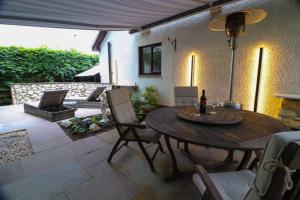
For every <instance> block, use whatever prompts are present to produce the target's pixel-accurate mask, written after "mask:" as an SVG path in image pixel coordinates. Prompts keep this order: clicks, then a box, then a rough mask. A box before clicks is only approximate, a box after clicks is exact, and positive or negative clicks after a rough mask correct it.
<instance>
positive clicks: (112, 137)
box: [97, 129, 120, 144]
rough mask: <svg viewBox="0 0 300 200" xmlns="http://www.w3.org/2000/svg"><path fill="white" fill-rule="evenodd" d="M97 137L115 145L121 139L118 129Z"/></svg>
mask: <svg viewBox="0 0 300 200" xmlns="http://www.w3.org/2000/svg"><path fill="white" fill-rule="evenodd" d="M97 137H99V138H100V139H101V140H103V141H104V142H106V143H109V144H113V143H115V142H116V141H117V140H118V139H119V138H120V136H119V134H118V131H117V129H111V130H109V131H106V132H103V133H101V134H98V135H97Z"/></svg>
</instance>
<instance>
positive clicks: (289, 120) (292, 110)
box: [278, 99, 300, 130]
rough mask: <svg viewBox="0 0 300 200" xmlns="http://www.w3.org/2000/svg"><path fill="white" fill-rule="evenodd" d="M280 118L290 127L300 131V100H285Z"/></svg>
mask: <svg viewBox="0 0 300 200" xmlns="http://www.w3.org/2000/svg"><path fill="white" fill-rule="evenodd" d="M278 118H279V119H280V120H281V121H282V122H283V123H285V124H286V125H288V126H289V127H291V128H294V129H299V130H300V99H299V100H296V99H283V100H282V103H281V108H280V113H279V115H278Z"/></svg>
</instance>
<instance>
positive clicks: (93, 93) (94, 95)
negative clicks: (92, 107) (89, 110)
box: [87, 86, 106, 101]
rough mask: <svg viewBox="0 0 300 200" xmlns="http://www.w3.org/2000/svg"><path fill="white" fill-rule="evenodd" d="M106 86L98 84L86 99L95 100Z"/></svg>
mask: <svg viewBox="0 0 300 200" xmlns="http://www.w3.org/2000/svg"><path fill="white" fill-rule="evenodd" d="M105 88H106V86H99V87H97V88H96V89H95V90H94V91H93V92H92V93H91V94H90V95H89V96H88V98H87V100H88V101H96V100H97V98H98V97H99V96H100V94H102V92H103V91H104V90H105Z"/></svg>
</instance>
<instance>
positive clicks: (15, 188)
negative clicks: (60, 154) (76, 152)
mask: <svg viewBox="0 0 300 200" xmlns="http://www.w3.org/2000/svg"><path fill="white" fill-rule="evenodd" d="M89 179H90V177H89V175H88V174H87V173H86V172H85V171H84V170H83V169H82V168H81V166H80V165H79V164H78V163H77V162H76V161H70V162H67V163H64V164H63V165H60V166H57V167H54V168H50V169H48V170H46V171H44V172H41V173H37V174H35V175H33V176H31V177H28V178H26V179H23V180H20V181H17V182H14V183H12V184H8V185H5V186H3V187H2V188H1V190H2V192H3V193H4V194H5V195H7V196H8V197H9V198H10V199H17V200H19V199H20V200H21V199H24V200H28V199H30V200H35V199H36V200H43V199H45V200H47V199H51V198H52V197H55V196H57V195H59V194H61V193H63V192H64V191H67V190H70V189H71V188H73V187H75V186H78V185H79V184H81V183H83V182H86V181H87V180H89Z"/></svg>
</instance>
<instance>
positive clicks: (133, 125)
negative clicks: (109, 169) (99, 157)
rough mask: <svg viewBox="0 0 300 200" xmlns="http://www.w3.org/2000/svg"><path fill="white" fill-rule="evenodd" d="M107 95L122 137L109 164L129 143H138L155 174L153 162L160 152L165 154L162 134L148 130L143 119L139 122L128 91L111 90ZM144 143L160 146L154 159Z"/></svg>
mask: <svg viewBox="0 0 300 200" xmlns="http://www.w3.org/2000/svg"><path fill="white" fill-rule="evenodd" d="M106 95H107V100H108V104H109V107H110V110H111V113H112V116H113V118H114V121H115V125H116V128H117V130H118V133H119V135H120V138H119V139H118V141H117V142H116V144H115V145H114V147H113V149H112V151H111V153H110V155H109V158H108V162H109V163H110V162H111V159H112V157H113V155H114V154H115V153H116V152H118V151H119V150H120V149H121V148H122V147H124V146H127V144H128V142H137V143H138V145H139V147H140V149H141V150H142V152H143V154H144V156H145V158H146V160H147V161H148V163H149V166H150V168H151V170H152V171H153V172H155V168H154V165H153V160H154V159H155V157H156V155H157V153H158V151H159V150H160V151H161V152H163V148H162V145H161V143H160V141H159V138H160V134H159V133H157V132H156V131H154V130H152V129H150V128H147V126H146V125H144V124H141V121H142V120H143V119H141V120H138V118H137V116H136V114H135V112H134V110H133V107H132V104H131V101H130V98H129V92H128V90H127V89H125V88H121V89H114V90H110V91H107V92H106ZM121 142H123V144H121ZM143 143H154V144H157V145H158V147H157V149H156V151H155V152H154V154H153V155H152V157H150V156H149V154H148V152H147V151H146V149H145V147H144V145H143ZM120 144H121V145H120Z"/></svg>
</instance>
